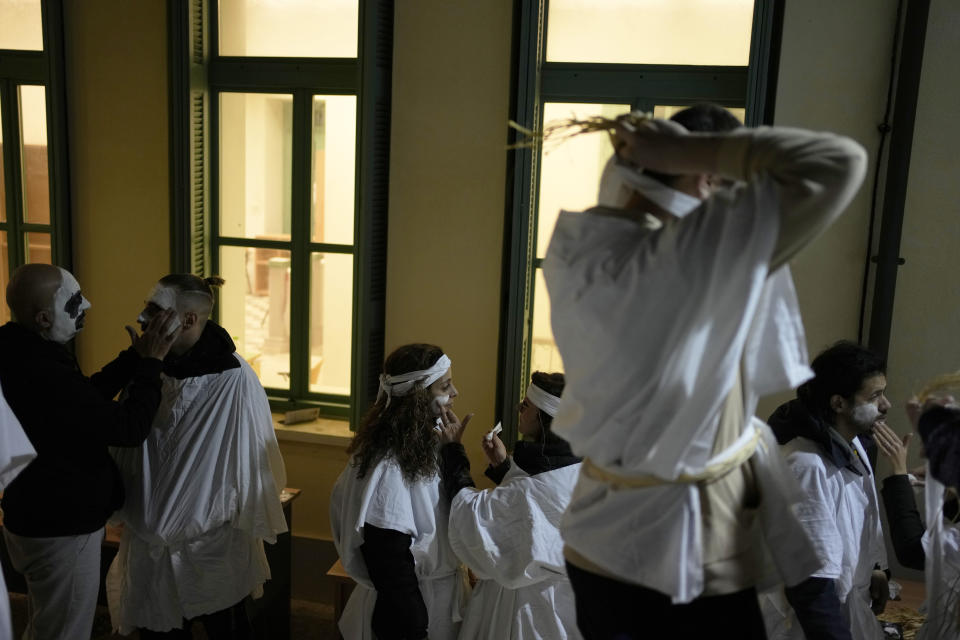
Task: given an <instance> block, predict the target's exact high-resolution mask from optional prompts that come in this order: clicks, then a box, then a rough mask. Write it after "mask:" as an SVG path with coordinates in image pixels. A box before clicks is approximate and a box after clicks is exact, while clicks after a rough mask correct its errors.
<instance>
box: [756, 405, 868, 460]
mask: <svg viewBox="0 0 960 640" xmlns="http://www.w3.org/2000/svg"><path fill="white" fill-rule="evenodd" d="M767 424H769V425H770V428H771V429H773V434H774V435H775V436H776V437H777V442H778V443H779V444H781V445H784V444H787V443H788V442H790V441H791V440H793V439H794V438H797V437H800V438H807V439H808V440H812V441H813V442H815V443H816V444H817V446H818V447H819V448H820V451H821V452H822V453H823V456H824V458H826V459H827V460H829V461H830V462H832V463H833V464H834V465H835V466H836V467H837V468H838V469H843V468H844V467H846V468H847V469H849V470H850V471H853V472H854V473H856V474H857V475H863V473H862V472H861V471H860V465H858V464H856V460H855V456H856V454H855V453H854V450H853V449H852V448H851V447H850V445H849V444H847V443H846V442H845V441H844V440H843V438H842V437H841V436H840V434H839V433H837V431H836V430H835V429H831V428H830V425H828V424H827V423H826V422H824V421H823V420H821V419H820V418H818V417H817V416H816V415H815V414H814V413H812V412H811V411H810V410H809V409H807V406H806V405H805V404H803V402H801V401H800V400H796V399H795V400H791V401H790V402H787V403H785V404H782V405H780V406H779V407H777V410H776V411H774V412H773V415H771V416H770V418H768V419H767ZM861 444H863V440H862V439H861ZM871 468H872V467H871Z"/></svg>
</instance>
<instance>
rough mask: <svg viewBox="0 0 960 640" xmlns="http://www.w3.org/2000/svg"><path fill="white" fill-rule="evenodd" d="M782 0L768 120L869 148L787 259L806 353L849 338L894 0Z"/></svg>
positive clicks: (773, 401) (769, 404)
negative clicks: (843, 197)
mask: <svg viewBox="0 0 960 640" xmlns="http://www.w3.org/2000/svg"><path fill="white" fill-rule="evenodd" d="M785 4H786V14H785V16H784V25H783V41H782V49H781V54H780V68H779V78H778V81H777V96H776V110H775V113H774V123H775V124H776V125H779V126H797V127H803V128H807V129H814V130H826V131H834V132H837V133H840V134H843V135H846V136H849V137H851V138H853V139H854V140H856V141H858V142H859V143H860V144H861V145H863V146H864V148H865V149H866V150H867V153H868V156H869V167H868V170H867V177H866V179H865V180H864V184H863V186H862V187H861V188H860V191H859V193H858V194H857V196H856V198H855V199H854V200H853V202H852V203H851V204H850V206H849V207H848V209H847V211H846V213H844V214H843V216H841V217H840V219H839V220H838V221H837V222H836V223H835V224H834V225H833V226H832V227H831V228H830V229H829V230H828V231H827V232H826V233H825V234H823V235H822V236H820V237H819V238H818V239H817V240H815V241H814V242H813V243H811V244H810V245H809V246H808V247H807V248H806V249H805V250H804V251H803V252H802V253H800V254H799V255H798V256H797V257H796V258H795V259H794V260H793V262H792V263H791V265H790V267H791V270H792V271H793V276H794V281H795V282H796V287H797V296H798V298H799V300H800V308H801V311H802V314H803V321H804V327H805V329H806V334H807V346H808V350H809V352H810V357H811V358H812V357H814V355H816V354H817V353H818V352H820V351H822V350H823V349H824V348H826V347H827V346H829V345H830V344H832V343H833V342H836V341H837V340H839V339H841V338H848V339H853V340H856V338H857V326H858V322H859V310H860V297H861V295H860V290H861V284H862V278H863V264H864V259H865V257H866V254H867V232H868V229H869V220H870V190H871V187H872V183H873V171H874V167H875V166H876V160H877V158H876V153H877V147H878V145H879V141H880V134H879V132H878V131H877V125H878V124H879V123H880V122H882V120H883V112H884V106H885V101H886V91H887V82H888V79H889V77H890V62H889V60H890V51H891V47H892V46H893V35H894V23H895V22H896V10H897V7H896V5H897V3H896V0H851V1H850V2H840V3H837V2H831V1H830V0H808V1H806V2H787V3H785ZM854 36H855V37H854ZM793 395H794V394H793V393H792V392H791V393H784V394H780V395H778V396H775V397H773V398H767V399H765V400H764V401H763V402H761V403H760V407H759V408H758V411H757V412H758V415H760V416H761V417H766V416H768V415H770V413H772V411H773V409H775V408H776V406H777V404H779V403H780V402H783V401H785V400H787V399H789V398H791V397H793Z"/></svg>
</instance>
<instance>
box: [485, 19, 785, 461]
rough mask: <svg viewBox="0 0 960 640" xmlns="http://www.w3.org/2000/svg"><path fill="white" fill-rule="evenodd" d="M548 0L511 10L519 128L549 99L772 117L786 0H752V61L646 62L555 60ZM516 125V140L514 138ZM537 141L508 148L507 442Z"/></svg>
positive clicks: (512, 435) (529, 320)
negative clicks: (712, 106)
mask: <svg viewBox="0 0 960 640" xmlns="http://www.w3.org/2000/svg"><path fill="white" fill-rule="evenodd" d="M549 10H550V7H549V0H517V2H516V3H515V14H514V60H515V61H516V65H515V67H514V69H515V85H514V93H513V96H512V104H511V115H512V119H513V120H514V121H516V122H518V123H519V124H520V125H522V126H523V127H526V128H528V129H534V130H538V129H539V128H540V127H541V126H542V124H543V123H542V121H541V118H542V114H543V111H544V105H545V104H547V103H552V102H562V103H609V104H630V105H631V108H632V109H640V110H643V111H653V108H654V106H656V105H658V104H659V105H671V106H686V105H691V104H695V103H697V102H703V101H709V102H715V103H717V104H720V105H722V106H725V107H738V108H745V109H746V123H745V124H747V125H750V126H756V125H760V124H771V123H772V122H773V109H774V99H775V96H776V72H777V67H778V65H779V50H780V36H781V32H782V27H783V12H784V0H756V2H755V3H754V14H753V26H752V33H751V43H750V57H749V62H748V65H747V66H699V65H648V64H608V63H583V62H577V63H572V62H549V61H547V59H546V42H547V38H546V36H547V34H546V25H547V24H548V22H547V18H548V14H549ZM518 140H519V138H518V137H517V134H516V133H514V134H512V138H511V140H510V142H511V143H513V142H517V141H518ZM539 162H540V149H518V150H515V151H513V152H511V155H510V157H509V160H508V168H507V176H508V186H507V198H508V205H507V216H506V217H507V219H506V221H505V225H504V258H505V259H504V267H503V268H504V271H503V291H504V297H503V302H502V313H501V326H500V354H499V367H498V371H499V372H500V376H499V379H498V385H497V387H498V388H497V408H496V412H497V416H498V419H500V420H501V422H502V424H503V427H504V431H505V432H506V441H508V442H512V441H515V440H516V438H517V412H516V406H517V403H518V402H519V401H520V400H521V399H522V398H523V395H524V393H525V391H526V388H527V382H528V381H529V379H530V373H531V371H530V356H531V353H530V352H531V343H532V331H533V309H534V299H533V298H534V288H535V282H536V275H537V270H538V269H540V267H541V260H540V259H538V258H537V256H536V247H537V227H538V225H537V222H538V217H537V216H538V211H537V202H538V200H539V187H540V185H539Z"/></svg>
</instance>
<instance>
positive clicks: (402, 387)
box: [377, 354, 451, 409]
mask: <svg viewBox="0 0 960 640" xmlns="http://www.w3.org/2000/svg"><path fill="white" fill-rule="evenodd" d="M450 365H451V363H450V358H448V357H447V354H443V355H441V356H440V357H439V358H437V361H436V362H435V363H433V366H432V367H430V368H429V369H423V370H421V371H411V372H409V373H399V374H397V375H394V376H391V375H388V374H386V373H381V374H380V390H379V391H378V392H377V402H379V401H380V397H381V395H385V396H386V397H387V402H386V404H385V405H383V408H384V409H386V408H387V407H389V406H390V398H391V397H399V396H406V395H409V394H410V393H411V392H412V391H413V390H414V389H415V388H416V386H417V384H418V383H419V384H422V385H423V386H424V387H429V386H430V385H432V384H433V383H434V382H436V381H437V380H439V379H440V378H441V377H442V376H443V374H445V373H446V372H447V371H449V370H450Z"/></svg>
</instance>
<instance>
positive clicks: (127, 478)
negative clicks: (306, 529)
mask: <svg viewBox="0 0 960 640" xmlns="http://www.w3.org/2000/svg"><path fill="white" fill-rule="evenodd" d="M233 355H234V357H235V358H236V359H237V360H238V361H239V363H240V367H238V368H235V369H228V370H227V371H224V372H222V373H214V374H208V375H203V376H197V377H193V378H185V379H176V378H171V377H168V376H166V375H164V376H162V381H163V391H162V393H163V398H162V400H161V402H160V408H159V409H158V410H157V415H156V417H155V418H154V422H153V429H152V430H151V432H150V435H149V436H148V437H147V440H146V441H145V442H144V443H143V445H141V446H140V447H139V448H131V449H114V450H113V451H112V453H113V455H114V458H115V459H116V461H117V466H118V467H119V468H120V472H121V475H122V476H123V481H124V486H125V488H126V494H127V496H126V502H125V503H124V506H123V508H122V509H121V510H120V511H118V512H117V514H116V517H117V518H118V519H120V520H122V521H123V523H124V530H123V537H122V538H121V541H120V551H119V553H118V554H117V557H116V558H115V559H114V561H113V564H112V565H111V566H110V570H109V572H108V574H107V599H108V602H109V605H110V617H111V620H112V622H113V627H114V628H115V629H118V630H119V632H120V633H121V634H127V633H130V632H131V631H133V629H135V628H138V627H144V628H147V629H152V630H154V631H165V630H169V629H173V628H179V627H180V625H181V624H182V620H183V618H187V619H191V618H194V617H196V616H199V615H203V614H206V613H213V612H215V611H220V610H222V609H225V608H227V607H230V606H232V605H234V604H236V603H237V602H239V601H240V600H242V599H243V598H244V597H246V596H247V595H254V596H255V597H257V596H259V595H260V593H261V589H262V586H263V583H264V582H265V581H266V580H267V579H268V578H269V577H270V567H269V565H268V564H267V559H266V556H265V554H264V551H263V542H264V541H267V542H270V543H273V542H276V536H277V534H279V533H283V532H285V531H286V530H287V524H286V519H285V518H284V516H283V510H282V507H281V505H280V491H281V489H282V488H283V487H284V485H285V484H286V472H285V469H284V465H283V458H282V457H281V456H280V448H279V446H278V445H277V439H276V434H275V432H274V429H273V419H272V416H271V413H270V405H269V403H268V401H267V396H266V393H265V392H264V390H263V387H262V386H261V385H260V381H259V380H258V378H257V375H256V374H255V373H254V372H253V370H252V369H251V368H250V366H249V365H248V364H247V363H246V362H244V361H243V359H242V358H241V357H240V356H239V355H237V354H233Z"/></svg>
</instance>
